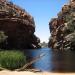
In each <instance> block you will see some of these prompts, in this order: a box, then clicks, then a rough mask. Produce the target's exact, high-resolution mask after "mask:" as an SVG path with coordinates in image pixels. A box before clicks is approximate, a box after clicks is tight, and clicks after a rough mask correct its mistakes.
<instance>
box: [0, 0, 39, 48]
mask: <svg viewBox="0 0 75 75" xmlns="http://www.w3.org/2000/svg"><path fill="white" fill-rule="evenodd" d="M0 31H3V32H4V33H5V35H6V36H8V38H7V40H6V43H3V44H2V46H1V48H5V49H25V48H40V45H39V43H40V40H39V38H38V37H36V36H35V35H34V32H35V22H34V19H33V17H32V16H31V15H29V13H27V12H26V11H25V10H24V9H22V8H20V7H19V6H17V5H14V4H13V3H12V2H8V1H7V0H0Z"/></svg>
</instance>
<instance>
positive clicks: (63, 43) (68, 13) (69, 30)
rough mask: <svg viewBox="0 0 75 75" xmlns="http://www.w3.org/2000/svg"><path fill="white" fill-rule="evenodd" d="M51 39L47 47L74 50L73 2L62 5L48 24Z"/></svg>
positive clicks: (74, 23)
mask: <svg viewBox="0 0 75 75" xmlns="http://www.w3.org/2000/svg"><path fill="white" fill-rule="evenodd" d="M49 28H50V32H51V37H50V41H49V44H48V46H49V47H51V48H53V49H58V50H74V49H75V0H70V3H69V4H67V5H64V6H63V7H62V10H61V11H60V12H59V13H58V17H57V18H53V19H52V20H51V21H50V23H49Z"/></svg>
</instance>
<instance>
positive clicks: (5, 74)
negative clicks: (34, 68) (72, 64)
mask: <svg viewBox="0 0 75 75" xmlns="http://www.w3.org/2000/svg"><path fill="white" fill-rule="evenodd" d="M0 75H75V73H51V72H36V73H35V72H29V71H20V72H17V71H7V70H4V71H0Z"/></svg>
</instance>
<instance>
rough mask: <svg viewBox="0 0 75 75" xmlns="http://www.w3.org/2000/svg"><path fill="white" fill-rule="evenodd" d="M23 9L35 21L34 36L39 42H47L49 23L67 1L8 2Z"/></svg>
mask: <svg viewBox="0 0 75 75" xmlns="http://www.w3.org/2000/svg"><path fill="white" fill-rule="evenodd" d="M10 1H12V2H13V3H15V4H17V5H18V6H20V7H21V8H23V9H25V10H26V11H27V12H28V13H29V14H30V15H31V16H33V17H34V21H35V25H36V28H35V35H36V36H37V37H39V38H40V40H41V42H43V41H45V42H48V41H49V37H50V30H49V21H50V20H51V18H55V17H57V14H58V12H59V11H61V8H62V6H63V5H64V4H67V3H68V1H69V0H10Z"/></svg>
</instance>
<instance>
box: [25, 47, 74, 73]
mask: <svg viewBox="0 0 75 75" xmlns="http://www.w3.org/2000/svg"><path fill="white" fill-rule="evenodd" d="M41 53H44V54H45V55H44V56H43V57H42V58H41V59H39V60H38V61H37V62H35V63H33V64H32V65H31V66H29V68H34V69H39V70H41V71H51V72H75V51H53V50H51V49H50V48H41V49H32V50H26V51H25V54H26V55H27V60H28V61H31V60H32V59H33V58H34V57H37V56H38V55H39V54H41Z"/></svg>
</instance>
